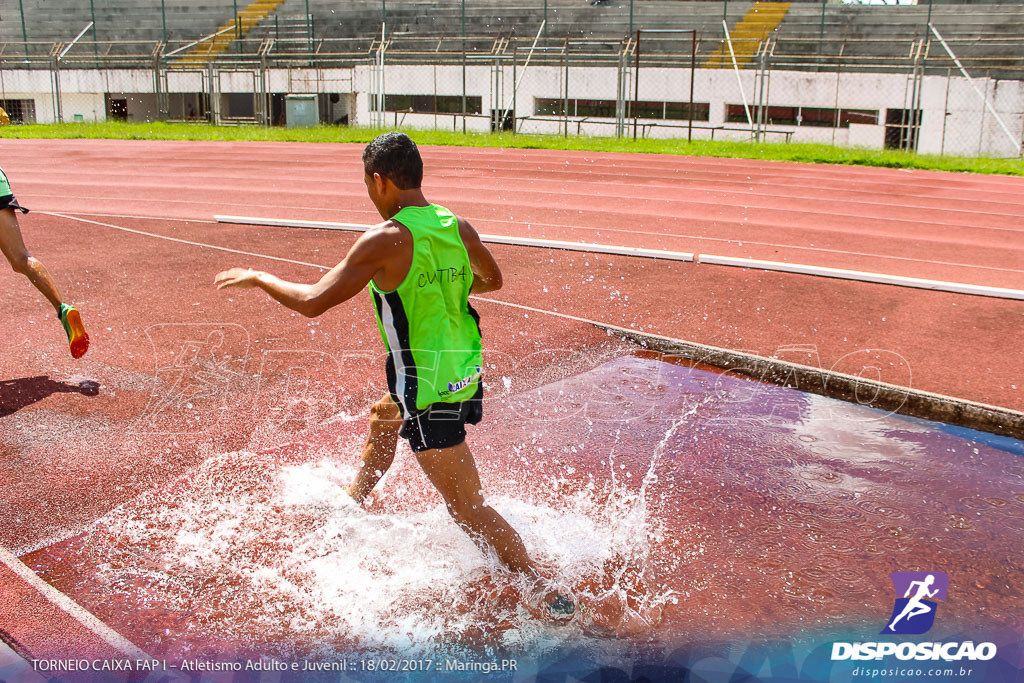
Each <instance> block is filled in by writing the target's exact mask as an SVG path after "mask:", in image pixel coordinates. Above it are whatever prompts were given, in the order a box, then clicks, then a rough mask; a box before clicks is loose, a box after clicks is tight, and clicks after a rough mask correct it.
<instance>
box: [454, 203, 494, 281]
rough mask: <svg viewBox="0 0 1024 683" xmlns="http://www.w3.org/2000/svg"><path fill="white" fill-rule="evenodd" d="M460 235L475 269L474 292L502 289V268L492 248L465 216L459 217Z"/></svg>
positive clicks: (471, 264)
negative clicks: (485, 244)
mask: <svg viewBox="0 0 1024 683" xmlns="http://www.w3.org/2000/svg"><path fill="white" fill-rule="evenodd" d="M459 237H461V238H462V243H463V244H464V245H466V251H467V252H468V253H469V265H470V267H471V268H472V269H473V288H472V289H471V290H470V292H471V293H473V294H483V293H484V292H494V291H497V290H499V289H501V268H499V267H498V263H497V261H495V260H494V256H492V255H491V252H490V250H489V249H488V248H487V247H485V246H484V243H483V242H481V241H480V235H479V234H477V231H476V229H475V228H474V227H473V226H472V225H470V224H469V221H467V220H466V219H465V218H460V219H459Z"/></svg>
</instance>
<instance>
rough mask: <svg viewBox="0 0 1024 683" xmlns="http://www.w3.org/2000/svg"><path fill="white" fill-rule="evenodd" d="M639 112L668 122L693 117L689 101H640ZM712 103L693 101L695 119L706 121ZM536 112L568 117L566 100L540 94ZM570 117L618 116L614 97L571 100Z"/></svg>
mask: <svg viewBox="0 0 1024 683" xmlns="http://www.w3.org/2000/svg"><path fill="white" fill-rule="evenodd" d="M633 104H634V103H633V101H632V100H629V101H628V102H626V118H627V119H631V118H633ZM637 105H638V106H637V108H636V111H637V113H638V114H639V118H642V119H661V120H667V121H688V120H690V103H689V102H643V101H642V102H639V103H637ZM710 111H711V105H710V104H709V103H707V102H694V103H693V120H694V121H707V120H708V114H709V113H710ZM533 113H534V114H535V115H537V116H565V100H563V99H551V98H543V97H538V98H535V100H534V105H533ZM569 116H590V117H593V118H606V119H613V118H615V100H574V99H570V100H569Z"/></svg>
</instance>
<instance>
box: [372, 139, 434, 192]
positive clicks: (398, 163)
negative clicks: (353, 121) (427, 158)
mask: <svg viewBox="0 0 1024 683" xmlns="http://www.w3.org/2000/svg"><path fill="white" fill-rule="evenodd" d="M363 170H365V171H366V173H367V174H368V175H371V176H372V175H373V174H374V173H379V174H381V175H382V176H384V177H385V178H387V179H388V180H390V181H391V182H393V183H394V184H395V187H397V188H398V189H400V190H413V189H415V188H417V187H419V186H420V185H421V184H422V183H423V159H421V158H420V151H419V149H417V148H416V143H415V142H413V141H412V138H410V137H409V136H408V135H406V134H405V133H398V132H391V133H384V134H383V135H378V136H377V137H376V138H374V140H373V142H371V143H370V144H368V145H367V146H366V149H364V150H363Z"/></svg>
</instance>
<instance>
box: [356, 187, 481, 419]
mask: <svg viewBox="0 0 1024 683" xmlns="http://www.w3.org/2000/svg"><path fill="white" fill-rule="evenodd" d="M393 220H395V221H397V222H399V223H401V224H402V225H404V226H405V227H406V228H408V229H409V232H410V233H412V239H413V248H412V263H411V264H410V265H409V273H408V274H407V275H406V276H405V279H404V280H403V281H402V283H401V284H400V285H398V287H397V288H395V289H394V290H393V291H390V292H385V291H382V290H381V289H379V288H378V287H377V285H376V283H374V282H373V281H372V280H371V281H370V294H371V296H372V298H373V308H374V312H375V313H376V315H377V325H378V327H379V328H380V334H381V337H382V338H383V339H384V346H385V347H386V348H387V351H388V359H387V365H386V372H387V378H388V391H390V393H391V398H392V399H394V401H395V403H397V404H398V406H399V407H400V408H401V409H402V414H403V416H406V417H407V416H409V415H412V414H414V413H416V412H418V411H420V410H423V409H425V408H426V407H427V406H429V405H430V404H432V403H458V402H459V401H465V400H468V399H470V398H473V396H474V395H475V394H476V392H477V389H478V388H479V383H480V372H481V367H482V365H483V361H482V354H481V350H482V345H481V342H480V317H479V316H478V315H477V313H476V311H474V310H473V307H472V306H470V305H469V289H470V287H472V286H473V271H472V268H471V267H470V264H469V254H468V253H467V252H466V246H465V245H464V244H463V243H462V238H461V237H460V236H459V225H458V221H457V220H456V218H455V215H454V214H453V213H452V212H451V211H449V210H448V209H446V208H444V207H443V206H438V205H436V204H431V205H430V206H407V207H405V208H404V209H402V210H401V211H399V212H398V213H397V214H395V216H394V219H393Z"/></svg>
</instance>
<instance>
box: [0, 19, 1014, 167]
mask: <svg viewBox="0 0 1024 683" xmlns="http://www.w3.org/2000/svg"><path fill="white" fill-rule="evenodd" d="M33 1H34V0H33ZM177 1H178V0H176V2H177ZM23 2H29V0H23ZM529 3H531V6H527V7H520V8H510V7H507V6H506V7H500V6H498V5H496V4H494V3H484V2H483V0H470V1H469V2H465V3H457V2H449V3H448V4H447V5H446V4H445V3H444V2H443V0H439V2H437V3H434V5H437V7H439V8H441V9H437V8H435V11H434V12H433V13H432V14H431V15H430V16H429V17H427V16H426V15H424V13H423V10H422V8H420V9H419V10H417V7H419V6H418V5H415V4H413V3H397V2H395V3H392V6H391V7H390V8H389V7H387V6H386V5H384V4H383V3H375V2H363V3H354V4H353V6H352V7H351V8H349V10H348V11H349V12H350V14H348V15H346V16H349V17H350V18H353V17H354V18H353V19H352V20H351V21H349V22H348V23H344V22H341V21H340V20H332V19H325V18H324V17H325V15H324V11H325V7H326V4H324V2H320V0H310V2H304V1H303V2H297V0H285V1H284V3H283V4H282V5H281V6H280V8H279V9H278V11H277V12H276V13H271V14H266V15H265V16H250V15H248V14H247V13H248V12H250V9H249V8H248V7H239V4H238V3H237V2H235V1H234V0H232V2H230V3H227V2H223V0H218V2H211V3H210V5H209V6H208V7H206V9H205V10H204V11H205V12H207V15H203V16H206V17H207V21H206V23H205V24H201V22H198V19H197V16H198V15H194V16H192V18H191V19H190V21H192V22H193V23H192V24H189V25H188V26H182V25H181V23H180V20H181V18H182V17H184V16H186V15H185V14H183V13H181V12H178V11H177V10H175V11H171V10H172V9H174V8H179V5H180V4H181V3H180V2H179V3H178V5H175V4H173V3H171V2H170V0H163V2H162V3H161V6H162V12H160V13H159V14H152V13H150V14H147V15H146V16H147V18H146V20H145V21H140V22H138V23H139V26H140V27H142V29H144V30H142V29H140V30H138V31H135V32H134V34H135V35H150V36H151V37H153V38H154V39H153V40H140V39H132V40H128V39H124V40H121V39H111V40H102V39H101V38H103V37H104V34H105V33H106V34H107V35H110V36H113V34H115V33H116V31H114V30H113V29H112V28H111V26H112V25H113V24H114V19H113V17H112V16H109V15H102V16H98V17H96V18H95V19H92V18H88V22H87V25H86V26H85V28H84V29H83V30H81V32H80V33H78V34H77V35H75V36H70V37H69V38H68V39H67V40H66V41H65V40H54V41H49V42H48V41H45V40H37V41H36V40H9V41H7V42H3V43H0V106H2V107H3V108H4V110H5V111H6V112H7V114H8V116H9V117H10V120H11V122H12V123H32V122H39V123H51V122H65V123H70V122H76V121H101V120H109V119H122V120H135V121H145V120H170V121H184V122H207V123H214V124H244V123H248V124H258V125H295V124H297V123H320V124H328V125H369V126H374V127H379V128H405V129H420V130H422V129H431V130H450V131H462V132H483V131H505V132H513V133H515V134H522V135H563V136H572V135H590V136H594V135H600V136H618V137H628V138H654V137H659V138H666V137H675V138H687V139H695V140H700V139H713V140H745V141H752V142H754V143H758V142H761V141H767V142H815V143H823V144H828V145H835V146H840V147H868V148H875V149H885V148H893V149H906V150H911V151H917V152H921V153H928V154H948V155H957V156H990V157H1014V156H1017V157H1019V156H1020V155H1021V141H1022V138H1024V50H1022V49H1021V48H1024V8H1022V7H1021V6H1019V5H1007V6H1006V7H1008V8H1009V9H1007V10H1006V11H1005V12H1004V14H1000V15H998V16H990V14H986V12H989V10H987V9H986V10H985V11H981V10H978V11H976V12H974V13H971V11H970V9H969V8H970V6H964V7H965V8H967V9H962V10H961V11H959V14H956V13H954V14H951V13H950V12H949V11H945V10H943V11H940V10H939V9H938V8H939V6H937V9H936V10H935V12H934V13H933V12H932V8H931V7H930V6H928V7H915V8H912V9H913V10H914V13H913V14H912V15H904V14H899V15H897V14H888V15H879V16H880V17H882V18H883V19H886V17H889V18H891V17H896V16H899V17H903V18H904V19H906V21H904V24H903V25H901V27H899V31H896V32H892V33H891V35H888V37H886V35H885V31H883V30H881V29H877V30H873V32H872V31H869V32H868V33H869V35H863V33H864V27H865V26H867V27H868V28H871V26H875V25H876V24H870V23H865V22H867V19H868V18H869V17H872V16H874V15H873V14H868V12H870V11H872V8H859V9H858V8H851V7H849V6H842V5H830V4H818V3H793V4H792V6H791V8H790V9H788V10H779V14H778V16H777V17H775V16H772V15H769V14H764V10H763V9H762V10H757V8H756V7H755V6H754V5H753V3H739V2H730V3H704V2H701V3H679V4H680V5H682V4H692V5H694V6H695V7H696V6H699V8H697V9H693V10H688V11H687V12H684V13H680V14H678V15H675V14H673V15H671V16H669V15H665V16H660V17H659V16H657V15H655V14H652V12H654V11H655V10H653V9H652V6H651V5H650V4H644V3H639V4H638V5H637V6H634V4H633V3H626V2H619V3H616V4H614V5H612V4H611V3H608V2H603V3H602V2H596V3H595V4H588V3H586V2H582V0H581V2H579V3H574V4H572V5H570V4H568V3H566V2H564V1H563V0H557V1H556V0H551V2H550V4H549V3H548V2H544V3H543V6H541V5H540V4H539V2H538V0H529ZM243 4H244V3H243ZM759 4H760V5H764V3H759ZM320 5H324V7H321V6H320ZM532 5H536V6H532ZM658 6H659V7H662V4H661V3H659V4H658ZM432 7H433V5H432ZM947 7H959V6H953V5H948V6H947ZM179 9H180V8H179ZM888 9H893V8H888ZM441 10H444V11H441ZM901 10H902V8H901ZM758 11H761V12H762V14H761V15H758ZM417 12H419V14H417ZM445 12H447V14H445ZM943 12H945V13H943ZM1015 12H1016V13H1015ZM221 15H226V17H225V16H221ZM783 15H784V16H783ZM26 16H28V15H26ZM958 16H959V17H962V18H969V19H971V20H977V21H975V25H973V27H972V28H971V31H972V32H968V33H967V34H965V32H964V31H963V30H955V29H950V28H949V24H950V22H951V18H956V17H958ZM216 17H220V19H217V18H216ZM978 17H981V19H978ZM1007 17H1010V18H1018V17H1019V19H1020V21H1019V23H1016V24H1015V23H1013V21H1009V22H1008V20H1007ZM86 18H87V17H79V19H86ZM221 20H224V21H223V23H218V22H220V21H221ZM932 20H935V21H936V22H940V20H941V22H945V24H944V26H945V28H940V26H939V25H938V23H933V21H932ZM11 21H12V20H11V19H10V15H9V14H5V16H4V18H3V20H2V21H0V36H3V37H10V36H11V34H12V30H11ZM71 21H72V20H71V19H69V22H71ZM332 21H333V22H334V23H332ZM197 22H198V23H197ZM993 22H995V23H993ZM88 24H92V25H91V26H90V25H88ZM97 24H98V25H97ZM5 25H6V26H5ZM68 25H69V26H71V25H72V23H69V24H68ZM26 26H27V30H26V33H28V32H29V31H28V29H31V27H32V24H31V22H29V23H28V24H26ZM201 26H205V28H201ZM995 26H998V28H994V27H995ZM989 30H990V31H991V33H990V34H989V33H986V31H989ZM940 31H941V32H940ZM147 32H148V33H147ZM13 33H14V37H15V38H18V37H22V38H24V37H25V34H22V32H21V31H13ZM69 33H70V31H69ZM200 34H201V35H200ZM348 34H355V35H348ZM29 37H31V36H29Z"/></svg>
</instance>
